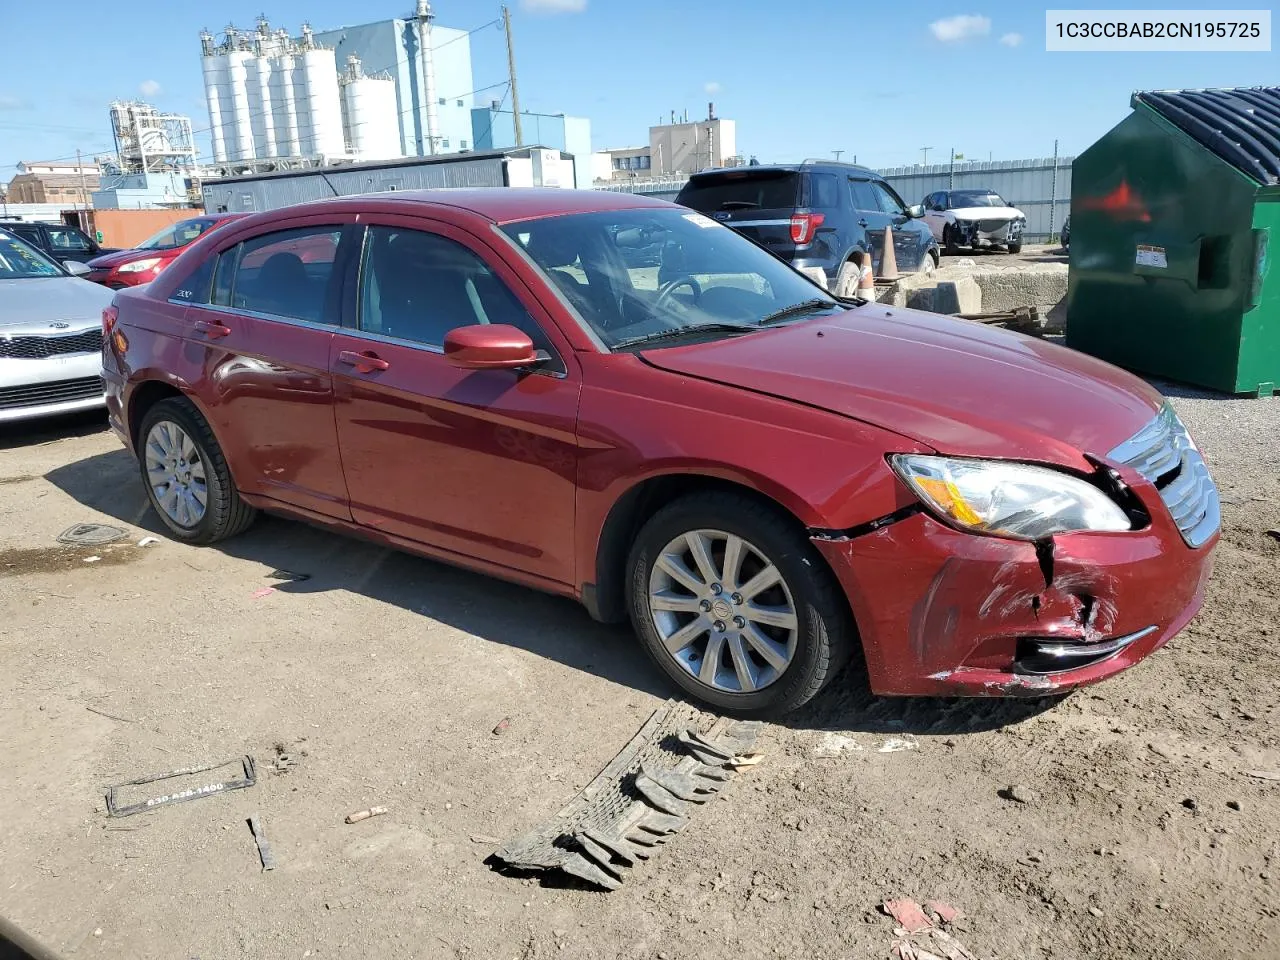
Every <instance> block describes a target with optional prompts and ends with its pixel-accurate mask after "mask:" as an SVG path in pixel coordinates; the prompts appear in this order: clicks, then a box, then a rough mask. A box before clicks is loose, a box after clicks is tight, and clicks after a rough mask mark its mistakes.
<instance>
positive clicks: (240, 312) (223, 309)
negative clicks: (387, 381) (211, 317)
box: [168, 297, 350, 333]
mask: <svg viewBox="0 0 1280 960" xmlns="http://www.w3.org/2000/svg"><path fill="white" fill-rule="evenodd" d="M168 302H169V303H172V304H174V305H175V306H179V307H194V308H196V309H198V310H211V311H213V312H214V313H222V314H226V315H227V316H231V317H249V318H251V319H253V320H270V321H272V322H274V323H283V324H287V325H288V326H291V327H307V328H309V329H312V330H328V331H330V332H331V333H336V332H340V331H342V330H346V329H350V328H347V327H343V326H342V324H340V323H324V322H323V321H320V320H303V319H301V318H300V317H283V316H278V315H276V314H274V313H259V312H258V311H257V310H244V309H237V308H236V307H227V306H223V305H222V304H220V303H192V302H191V301H190V300H175V299H173V298H172V297H170V298H169V300H168Z"/></svg>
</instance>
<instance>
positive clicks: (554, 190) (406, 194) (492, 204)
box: [255, 187, 674, 224]
mask: <svg viewBox="0 0 1280 960" xmlns="http://www.w3.org/2000/svg"><path fill="white" fill-rule="evenodd" d="M407 206H413V207H418V208H425V209H430V208H432V207H449V208H453V209H455V210H465V211H468V212H469V213H473V214H476V215H477V216H480V217H484V218H485V219H486V220H489V221H491V222H493V223H495V224H504V223H517V222H519V221H521V220H538V219H541V218H543V217H556V216H563V215H565V214H571V213H597V212H600V211H604V210H634V209H637V208H640V209H643V208H669V207H672V206H674V204H671V203H669V202H668V201H666V200H655V199H654V198H652V197H645V196H641V195H638V194H632V193H616V192H613V191H610V190H568V189H561V188H558V187H480V188H476V189H458V188H452V187H442V188H437V189H427V190H397V191H395V192H394V193H377V194H361V195H356V196H349V197H333V198H330V199H326V200H317V201H315V202H313V203H306V204H300V205H298V206H293V207H283V208H281V209H279V210H273V211H270V212H268V213H263V214H258V215H257V217H256V218H255V219H259V220H260V221H269V220H270V219H271V216H272V214H281V213H287V214H288V215H296V214H303V213H307V214H310V213H320V212H323V211H325V210H348V209H351V208H353V207H354V208H356V209H359V210H383V211H388V212H392V211H395V210H396V209H397V208H401V209H403V208H404V207H407Z"/></svg>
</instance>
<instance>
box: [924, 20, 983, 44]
mask: <svg viewBox="0 0 1280 960" xmlns="http://www.w3.org/2000/svg"><path fill="white" fill-rule="evenodd" d="M929 30H930V31H931V32H932V33H933V35H934V37H935V38H937V39H938V40H940V41H942V42H943V43H959V42H960V41H962V40H968V39H969V38H970V37H985V36H986V35H987V34H989V33H990V32H991V18H990V17H982V16H979V15H978V14H976V13H961V14H957V15H956V16H954V17H944V18H943V19H942V20H935V21H933V23H931V24H929Z"/></svg>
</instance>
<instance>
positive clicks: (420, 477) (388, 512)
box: [331, 216, 580, 583]
mask: <svg viewBox="0 0 1280 960" xmlns="http://www.w3.org/2000/svg"><path fill="white" fill-rule="evenodd" d="M349 309H350V311H351V313H352V314H354V316H348V317H347V321H348V323H349V324H351V326H352V329H347V330H344V331H342V332H341V333H339V334H338V335H337V336H336V337H335V338H334V342H333V345H332V348H331V349H332V355H331V370H332V373H333V379H334V387H335V393H336V406H335V410H336V413H337V421H338V439H339V443H340V446H341V450H342V461H343V464H344V467H345V470H346V477H347V488H348V490H349V491H350V494H351V510H352V515H353V516H354V517H355V519H356V521H357V522H358V523H362V524H365V525H367V526H369V527H373V528H376V529H378V530H382V531H384V532H386V533H388V534H392V535H395V536H398V537H404V538H407V539H409V540H413V541H416V542H419V543H423V544H426V545H429V546H433V547H436V548H438V549H440V550H443V551H447V552H448V553H451V554H454V555H458V556H460V557H466V558H472V559H476V560H480V561H482V562H484V563H486V564H494V565H497V566H500V567H503V568H508V569H513V570H518V571H521V572H523V573H526V574H532V575H534V576H537V577H539V578H544V579H546V580H549V581H554V582H556V583H572V582H573V577H574V569H573V517H574V499H575V483H574V480H575V471H576V466H577V444H576V419H577V407H578V394H579V391H580V379H579V374H578V368H577V364H576V362H574V361H573V359H572V354H571V352H570V351H569V350H568V349H567V344H565V343H564V342H563V341H562V340H560V339H559V333H558V331H556V332H555V333H554V336H548V331H552V330H553V327H552V326H551V324H550V323H549V318H548V317H547V316H546V314H545V313H544V312H543V311H542V308H541V307H540V306H539V305H538V304H537V302H536V301H535V300H534V299H533V297H532V295H531V294H530V292H529V291H528V289H527V288H526V287H524V285H523V284H522V283H521V282H520V280H519V279H518V278H517V277H516V276H515V274H514V273H513V272H512V271H511V269H510V268H509V267H508V266H507V265H506V264H505V263H503V262H502V261H501V258H500V257H498V255H497V253H496V252H495V251H494V250H493V249H492V248H490V247H489V246H488V245H487V244H483V243H482V242H480V241H478V240H477V239H476V238H474V237H472V236H471V235H470V234H468V233H466V232H464V231H460V230H458V229H456V228H453V227H450V226H446V225H444V224H438V225H435V224H429V222H428V221H423V220H420V219H416V218H415V219H409V218H404V219H401V218H395V217H390V216H384V217H377V216H375V217H374V218H373V223H372V225H370V226H369V227H367V235H366V237H365V242H364V252H363V256H362V259H361V262H360V264H359V265H358V288H357V291H356V295H355V296H354V297H353V298H351V301H350V302H349ZM535 317H538V318H539V319H535ZM476 323H504V324H511V325H513V326H517V327H519V328H521V329H522V330H524V331H525V332H526V333H528V334H529V336H530V337H531V338H532V339H533V341H534V344H535V345H536V346H537V347H538V348H539V349H541V350H544V351H546V352H547V354H548V357H549V360H548V361H547V362H546V363H545V364H544V365H543V366H542V367H541V368H540V369H538V370H537V371H534V372H528V371H511V370H479V371H476V370H461V369H459V368H457V367H454V366H452V365H451V364H450V363H449V362H448V361H447V360H445V358H444V355H443V351H442V346H443V343H444V336H445V334H446V333H447V332H448V331H449V330H452V329H454V328H456V327H462V326H468V325H471V324H476Z"/></svg>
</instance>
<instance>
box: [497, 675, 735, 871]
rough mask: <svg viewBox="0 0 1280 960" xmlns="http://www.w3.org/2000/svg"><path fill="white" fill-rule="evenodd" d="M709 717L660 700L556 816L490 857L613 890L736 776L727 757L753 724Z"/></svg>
mask: <svg viewBox="0 0 1280 960" xmlns="http://www.w3.org/2000/svg"><path fill="white" fill-rule="evenodd" d="M709 720H710V718H709V717H707V716H705V715H703V714H701V713H700V712H698V711H697V710H695V709H694V708H692V707H690V706H688V705H687V704H682V703H678V702H677V701H675V700H668V701H667V702H666V703H665V704H664V705H663V706H661V707H660V708H658V709H657V710H655V711H654V712H653V715H652V716H650V717H649V719H648V720H647V721H645V724H644V726H642V727H641V728H640V731H639V732H638V733H637V734H636V735H635V736H634V737H632V739H631V740H630V742H629V743H627V745H626V746H625V747H623V748H622V750H621V751H620V752H619V753H618V755H617V756H615V757H614V758H613V759H612V760H611V761H609V763H608V764H607V765H606V766H605V768H604V769H603V770H601V771H600V773H599V774H597V775H596V777H595V779H593V780H592V781H591V782H590V783H589V784H587V786H586V787H584V788H583V790H582V791H581V792H580V793H579V794H578V795H577V796H576V797H574V798H573V799H572V800H570V801H569V803H567V804H566V805H565V806H564V807H563V808H561V810H560V812H559V813H557V814H555V816H553V817H551V818H550V819H549V820H548V821H547V822H545V823H543V824H541V825H539V826H537V827H535V828H534V829H532V830H530V831H529V832H528V833H525V834H523V835H521V836H519V837H516V838H514V839H512V840H509V841H507V843H506V844H504V845H503V847H502V848H501V849H500V850H498V851H497V853H496V854H495V857H496V859H497V860H498V861H499V862H501V863H503V864H505V865H507V866H509V867H513V868H516V869H521V870H560V871H563V872H564V873H568V874H571V875H573V876H575V877H578V878H580V879H582V880H586V881H587V882H588V883H591V884H594V885H595V886H598V887H602V888H604V889H605V890H616V889H618V887H620V886H621V885H622V881H623V879H624V878H625V877H626V872H627V870H629V869H630V868H632V867H634V866H636V865H637V864H638V863H639V862H640V861H642V860H647V859H649V857H650V856H652V854H653V853H654V852H655V851H656V849H657V848H658V847H660V846H661V845H662V844H663V843H665V842H666V841H667V839H668V838H670V837H671V836H673V835H674V834H677V833H679V832H680V831H681V830H683V829H684V828H685V827H686V826H688V824H689V818H690V816H692V814H693V813H694V811H696V810H697V809H698V807H699V806H701V805H702V804H704V803H706V802H707V801H708V800H710V799H711V798H712V797H714V796H716V795H717V794H718V793H719V792H720V791H721V790H723V789H724V788H725V787H726V786H728V784H729V783H730V782H732V781H733V780H734V779H735V778H736V775H735V774H734V773H733V771H732V764H733V761H734V759H735V758H737V757H740V756H742V755H743V754H746V753H748V752H749V751H750V749H751V747H752V746H753V745H754V743H755V740H756V737H757V736H758V735H759V732H760V724H759V723H758V722H755V721H729V720H725V719H716V720H714V722H710V723H709V724H708V721H709ZM703 727H706V729H705V730H704V729H702V728H703Z"/></svg>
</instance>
